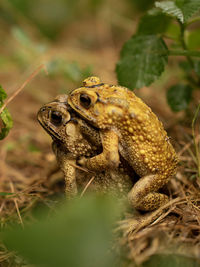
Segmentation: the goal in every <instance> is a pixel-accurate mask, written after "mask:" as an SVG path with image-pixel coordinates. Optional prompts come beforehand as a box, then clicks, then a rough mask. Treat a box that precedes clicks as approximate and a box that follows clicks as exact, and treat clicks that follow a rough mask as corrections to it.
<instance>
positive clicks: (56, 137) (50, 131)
mask: <svg viewBox="0 0 200 267" xmlns="http://www.w3.org/2000/svg"><path fill="white" fill-rule="evenodd" d="M38 122H39V124H40V125H41V126H42V128H43V129H44V130H45V131H46V132H47V133H48V134H49V135H50V136H51V138H52V139H53V140H54V141H59V142H61V143H63V138H62V137H61V136H60V135H59V134H58V133H57V132H56V131H55V130H54V129H53V128H52V127H50V126H49V124H48V123H46V122H44V121H42V120H41V119H40V118H39V117H38Z"/></svg>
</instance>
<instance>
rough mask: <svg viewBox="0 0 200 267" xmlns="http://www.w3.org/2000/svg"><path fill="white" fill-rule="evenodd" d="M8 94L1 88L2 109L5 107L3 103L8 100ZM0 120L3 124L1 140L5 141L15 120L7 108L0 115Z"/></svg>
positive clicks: (0, 102)
mask: <svg viewBox="0 0 200 267" xmlns="http://www.w3.org/2000/svg"><path fill="white" fill-rule="evenodd" d="M6 97H7V94H6V92H5V91H4V90H3V88H2V87H1V86H0V108H1V107H2V105H3V101H4V100H5V99H6ZM0 118H1V121H2V124H3V127H2V128H1V129H0V130H1V132H0V140H2V139H4V138H5V137H6V136H7V134H8V132H9V131H10V129H11V128H12V126H13V120H12V117H11V115H10V113H9V111H8V110H7V108H5V109H4V110H3V111H2V112H1V114H0Z"/></svg>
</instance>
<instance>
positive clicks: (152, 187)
mask: <svg viewBox="0 0 200 267" xmlns="http://www.w3.org/2000/svg"><path fill="white" fill-rule="evenodd" d="M168 178H170V177H166V176H162V175H159V174H151V175H147V176H144V177H142V178H140V180H139V181H138V182H137V183H136V184H135V185H134V186H133V188H132V189H131V191H130V192H129V194H128V199H129V202H130V204H131V205H132V206H133V207H134V208H136V209H138V210H143V211H151V210H155V209H157V208H159V207H160V206H162V205H164V204H165V203H167V202H168V201H169V198H168V196H167V195H165V194H161V193H158V192H157V191H158V190H159V188H161V187H163V186H164V185H165V184H166V183H167V182H168V180H169V179H168Z"/></svg>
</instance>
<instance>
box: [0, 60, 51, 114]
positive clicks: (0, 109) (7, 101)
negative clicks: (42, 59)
mask: <svg viewBox="0 0 200 267" xmlns="http://www.w3.org/2000/svg"><path fill="white" fill-rule="evenodd" d="M41 69H44V70H45V72H46V73H47V69H46V66H45V65H44V64H42V65H40V66H39V67H38V68H37V69H36V70H35V71H34V72H33V73H32V74H31V75H30V76H29V77H28V78H27V79H26V80H25V82H24V83H23V84H22V85H21V86H20V87H19V88H17V90H15V91H14V93H13V94H12V95H11V96H10V97H9V98H7V99H6V100H5V102H4V104H3V105H2V107H1V108H0V114H1V113H2V111H3V110H4V109H5V107H6V106H7V105H8V104H9V103H10V102H11V101H12V100H13V99H14V98H15V97H16V96H17V95H18V94H19V93H20V92H21V91H22V89H23V88H24V87H25V86H26V85H27V84H28V83H29V82H30V81H31V80H32V79H33V78H34V77H35V76H36V75H37V74H38V72H39V71H40V70H41Z"/></svg>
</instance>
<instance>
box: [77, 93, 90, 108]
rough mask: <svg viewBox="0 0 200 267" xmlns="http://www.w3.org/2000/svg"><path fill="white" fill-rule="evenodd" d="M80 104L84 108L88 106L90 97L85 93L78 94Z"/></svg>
mask: <svg viewBox="0 0 200 267" xmlns="http://www.w3.org/2000/svg"><path fill="white" fill-rule="evenodd" d="M80 104H81V105H82V106H83V107H84V108H87V109H88V108H89V107H90V106H91V104H92V101H91V98H90V97H89V96H88V95H86V94H81V95H80Z"/></svg>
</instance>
